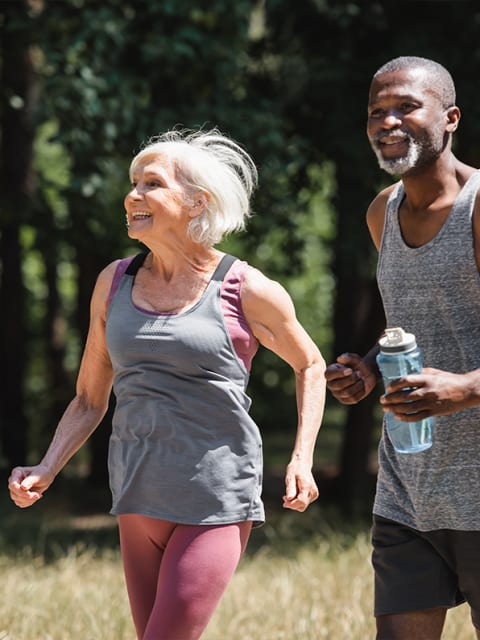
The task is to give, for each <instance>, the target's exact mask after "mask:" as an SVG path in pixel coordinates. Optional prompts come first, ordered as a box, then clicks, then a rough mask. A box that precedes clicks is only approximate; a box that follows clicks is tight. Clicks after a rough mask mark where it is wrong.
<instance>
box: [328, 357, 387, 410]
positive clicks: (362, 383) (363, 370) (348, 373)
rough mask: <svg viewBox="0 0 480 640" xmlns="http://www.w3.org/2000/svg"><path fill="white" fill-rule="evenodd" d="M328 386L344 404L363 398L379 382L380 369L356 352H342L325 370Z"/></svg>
mask: <svg viewBox="0 0 480 640" xmlns="http://www.w3.org/2000/svg"><path fill="white" fill-rule="evenodd" d="M325 378H326V380H327V388H328V389H329V390H330V391H331V393H332V394H333V396H334V397H335V398H336V399H337V400H338V401H339V402H341V403H342V404H356V403H357V402H359V401H360V400H363V398H365V397H366V396H368V394H369V393H370V392H371V391H372V389H373V388H374V387H375V385H376V384H377V379H378V369H376V368H373V367H372V366H371V365H370V364H369V362H368V361H367V360H366V359H364V358H362V357H360V356H359V355H358V354H356V353H342V355H340V356H338V358H337V361H336V362H334V363H333V364H330V365H329V366H328V367H327V369H326V371H325Z"/></svg>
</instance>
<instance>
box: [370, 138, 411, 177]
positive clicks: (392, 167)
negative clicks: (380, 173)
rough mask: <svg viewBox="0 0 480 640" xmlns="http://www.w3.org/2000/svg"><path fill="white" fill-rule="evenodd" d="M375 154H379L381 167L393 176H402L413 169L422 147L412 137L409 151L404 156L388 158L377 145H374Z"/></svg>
mask: <svg viewBox="0 0 480 640" xmlns="http://www.w3.org/2000/svg"><path fill="white" fill-rule="evenodd" d="M372 146H373V150H374V152H375V155H376V156H377V160H378V164H379V165H380V168H381V169H383V170H384V171H386V172H387V173H389V174H390V175H392V176H401V175H403V174H404V173H407V171H410V169H413V168H414V167H415V165H416V163H417V161H418V158H419V157H420V151H421V147H420V145H419V144H418V143H417V142H414V141H413V140H412V139H410V141H409V145H408V153H407V155H406V156H403V158H392V159H391V160H387V159H385V158H384V157H383V155H382V152H381V151H380V149H379V148H378V147H377V146H376V145H372Z"/></svg>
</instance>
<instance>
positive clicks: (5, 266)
mask: <svg viewBox="0 0 480 640" xmlns="http://www.w3.org/2000/svg"><path fill="white" fill-rule="evenodd" d="M479 36H480V7H479V5H478V3H477V2H476V1H469V0H458V1H454V2H450V1H444V0H437V1H429V0H427V1H403V2H393V1H392V2H390V1H386V0H385V1H380V0H372V2H368V3H363V2H348V1H341V0H340V1H333V0H296V1H295V2H294V3H292V2H291V1H290V0H235V2H225V0H208V1H207V0H196V1H193V0H163V1H162V2H160V1H159V0H108V1H105V2H99V1H98V0H56V1H55V0H10V1H9V0H2V1H0V38H1V42H0V46H1V50H0V73H1V85H0V310H1V313H0V362H1V367H2V384H1V385H0V456H1V459H0V464H1V468H2V469H3V471H4V474H7V473H8V470H9V469H10V468H11V467H12V466H13V465H15V464H19V463H21V464H23V463H25V462H35V461H37V460H38V458H39V456H40V455H41V454H42V453H43V451H44V449H45V446H46V444H47V443H48V441H49V439H50V437H51V435H52V432H53V430H54V428H55V425H56V422H57V420H58V418H59V416H60V415H61V413H62V412H63V409H64V408H65V405H66V403H67V402H68V401H69V400H70V398H71V397H72V394H73V392H74V382H75V376H76V371H77V368H78V363H79V357H80V354H81V350H82V345H83V342H84V339H85V335H86V332H87V328H88V313H89V299H90V295H91V292H92V288H93V285H94V282H95V278H96V276H97V274H98V272H99V271H100V270H101V269H102V268H103V267H104V266H105V265H106V264H108V263H109V262H110V261H111V260H113V259H115V258H118V257H122V256H124V255H130V254H133V253H135V252H136V251H137V250H138V247H137V246H135V245H134V244H133V243H132V242H131V241H130V240H129V239H128V237H127V236H126V233H125V227H124V211H123V204H122V202H123V198H124V195H125V193H126V191H127V190H128V188H129V180H128V175H127V168H128V165H129V162H130V160H131V158H132V156H133V154H134V153H135V152H136V151H137V150H138V149H139V148H140V146H141V144H142V143H143V142H145V141H146V140H148V138H149V137H150V136H153V135H155V134H156V133H158V132H161V131H163V130H166V129H170V128H172V127H174V126H182V127H198V126H205V127H210V126H217V127H219V128H220V129H221V130H223V131H224V132H225V133H227V134H229V135H231V136H232V137H233V138H235V139H236V140H237V141H238V142H240V143H241V144H242V145H243V146H245V148H246V149H247V150H248V151H249V152H250V153H251V155H252V156H253V158H254V159H255V161H256V163H257V165H258V168H259V173H260V187H259V189H258V191H257V193H256V196H255V201H254V211H255V216H254V217H253V218H252V220H251V222H250V224H249V228H248V230H247V231H246V232H245V233H243V234H240V235H237V236H235V237H231V238H228V239H227V240H226V241H225V242H224V243H223V245H222V248H223V249H225V250H228V251H230V252H233V253H236V254H238V255H239V256H240V257H242V258H243V259H246V260H248V261H249V262H250V263H251V264H253V265H254V266H257V267H258V268H260V269H262V270H263V271H264V272H265V273H267V274H268V275H269V276H271V277H272V278H275V279H278V280H279V281H280V282H282V284H283V285H284V286H285V287H286V288H287V289H288V290H289V291H290V293H291V295H292V297H293V298H294V301H295V303H296V306H297V311H298V316H299V318H300V320H301V321H302V323H303V324H304V325H305V327H306V328H307V330H308V331H309V333H310V334H311V335H312V337H313V338H314V340H315V341H316V342H317V344H318V345H319V346H320V348H321V350H322V352H323V353H324V355H325V358H326V359H327V360H328V361H331V360H332V359H333V358H334V356H335V355H337V354H338V353H340V352H342V351H347V350H348V351H358V352H360V353H363V352H365V351H366V350H367V349H368V348H369V347H370V346H371V345H372V344H373V342H374V341H375V339H376V337H377V335H378V333H379V332H380V330H381V329H382V326H383V322H384V320H383V314H382V310H381V306H380V304H379V300H378V293H377V289H376V284H375V262H376V256H375V252H374V249H373V246H372V244H371V242H370V239H369V237H368V234H367V230H366V226H365V222H364V214H365V211H366V208H367V206H368V203H369V201H370V200H371V199H372V197H373V196H374V194H375V193H376V191H377V190H378V189H379V188H380V187H382V186H384V185H385V184H387V183H388V182H389V180H390V179H389V178H388V176H386V175H385V174H382V173H381V172H380V170H379V169H378V168H377V165H376V160H375V158H374V155H373V153H372V152H371V150H370V148H369V145H368V141H367V139H366V135H365V114H366V102H367V92H368V86H369V83H370V79H371V76H372V74H373V73H374V72H375V70H376V69H377V68H378V67H379V66H380V65H381V64H383V63H384V62H386V61H387V60H388V59H390V58H392V57H395V56H397V55H420V56H426V57H431V58H433V59H435V60H437V61H439V62H441V63H443V64H444V65H445V66H446V67H447V68H448V69H449V70H450V71H451V72H452V74H453V76H454V79H455V81H456V84H457V91H458V104H459V106H460V108H461V109H462V112H463V119H462V123H461V127H460V130H459V132H458V134H456V141H455V149H456V153H457V155H459V157H460V158H461V159H462V160H463V161H465V162H467V163H470V164H472V165H474V166H478V165H479V156H480V149H479V144H478V142H479V140H480V131H479V127H480V124H479V123H480V101H479V100H478V99H477V79H478V76H479V69H480V38H479ZM249 392H250V395H251V396H252V398H253V411H252V413H253V415H254V417H255V419H256V420H257V422H258V424H259V425H260V427H261V430H262V432H263V434H264V437H265V456H266V474H265V475H266V483H265V492H266V497H267V499H268V498H269V497H272V498H276V497H277V496H278V495H279V496H281V494H282V491H283V480H282V474H283V468H284V466H285V463H286V462H287V458H288V451H289V449H290V447H291V445H292V442H293V437H294V432H295V426H296V408H295V401H294V380H293V376H292V374H291V372H290V370H289V369H288V367H286V366H285V365H284V364H283V363H282V362H281V361H280V360H279V359H278V358H276V357H275V356H273V355H272V354H271V353H270V352H267V351H266V350H261V351H260V353H259V354H258V356H257V358H256V362H255V366H254V371H253V374H252V377H251V382H250V387H249ZM377 397H378V394H377V395H375V394H374V395H372V397H371V398H369V399H368V400H366V401H365V402H363V403H361V404H360V405H359V406H356V407H352V408H349V409H348V410H347V409H346V408H344V407H340V406H338V404H336V403H335V402H333V401H332V400H331V399H330V398H329V400H328V406H327V412H326V417H325V423H324V426H323V429H322V432H321V434H320V437H319V441H318V448H317V456H316V460H315V472H316V474H317V478H318V480H319V483H320V485H321V498H320V501H321V502H322V501H323V502H324V503H328V504H333V505H335V506H340V507H341V508H342V509H343V510H345V511H346V512H347V513H349V514H352V513H353V514H366V513H368V511H369V509H370V505H371V497H372V492H373V488H374V480H375V448H376V443H377V439H378V433H379V428H380V426H379V425H380V413H379V411H378V408H377V402H376V400H377ZM109 418H110V416H107V418H106V419H105V421H104V423H102V425H101V426H100V427H99V429H98V430H97V432H96V433H95V435H94V436H93V437H92V438H91V440H90V442H89V443H88V445H86V446H85V447H84V449H83V450H82V452H80V453H79V454H77V456H76V457H75V458H74V459H73V460H72V462H71V463H70V464H69V465H68V467H67V469H66V470H65V472H64V477H65V478H66V479H69V478H70V479H71V484H70V485H68V486H69V489H68V491H69V492H70V493H69V495H70V501H72V500H75V499H77V498H78V496H79V495H85V487H89V489H91V488H94V489H96V490H98V492H100V494H102V492H104V493H103V494H102V495H105V496H106V495H107V494H108V489H107V478H106V447H107V443H108V437H109ZM78 482H80V483H81V484H82V487H83V489H82V491H79V490H78V486H77V484H78ZM52 490H53V489H52ZM58 492H59V494H58V495H60V494H62V489H61V488H60V489H58ZM62 495H63V494H62ZM87 495H90V494H88V493H87ZM100 502H102V505H103V501H102V500H101V501H100ZM105 502H108V500H107V499H106V500H105ZM106 508H108V505H107V506H106Z"/></svg>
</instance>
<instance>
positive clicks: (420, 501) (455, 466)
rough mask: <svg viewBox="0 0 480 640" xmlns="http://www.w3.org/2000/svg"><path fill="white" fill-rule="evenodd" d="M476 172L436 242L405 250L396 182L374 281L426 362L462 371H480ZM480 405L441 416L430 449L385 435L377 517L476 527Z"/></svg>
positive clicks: (479, 179)
mask: <svg viewBox="0 0 480 640" xmlns="http://www.w3.org/2000/svg"><path fill="white" fill-rule="evenodd" d="M479 188H480V172H476V173H474V174H472V176H471V177H470V178H469V180H468V181H467V183H466V184H465V185H464V187H463V189H462V190H461V192H460V193H459V195H458V197H457V199H456V201H455V203H454V205H453V207H452V209H451V212H450V214H449V216H448V218H447V220H446V221H445V223H444V225H443V227H442V228H441V230H440V231H439V232H438V234H437V235H436V237H435V238H434V239H433V240H432V241H431V242H428V243H427V244H425V245H423V246H421V247H418V248H412V247H409V246H408V245H406V244H405V242H404V240H403V237H402V234H401V230H400V226H399V222H398V209H399V206H400V203H401V202H402V200H403V198H404V189H403V185H402V183H401V182H400V183H398V184H397V185H396V187H395V189H394V191H393V193H392V194H391V197H390V199H389V201H388V204H387V209H386V218H385V226H384V231H383V238H382V245H381V249H380V255H379V261H378V268H377V279H378V285H379V289H380V293H381V295H382V299H383V304H384V307H385V313H386V317H387V326H389V327H403V328H404V329H405V330H406V331H408V332H411V333H414V334H415V335H416V336H417V342H418V344H419V346H420V347H421V349H422V350H423V354H424V366H426V367H435V368H437V369H444V370H446V371H451V372H454V373H465V372H467V371H472V370H474V369H478V368H480V276H479V273H478V269H477V265H476V262H475V255H474V248H473V235H472V211H473V205H474V201H475V197H476V194H477V191H478V189H479ZM479 454H480V407H475V408H473V409H467V410H464V411H459V412H457V413H455V414H453V415H451V416H441V417H436V418H435V428H434V443H433V446H432V447H431V448H430V449H428V450H426V451H424V452H422V453H416V454H401V453H396V452H395V451H394V449H393V447H392V445H391V443H390V441H389V439H388V437H387V436H385V435H383V436H382V439H381V441H380V445H379V462H380V469H379V473H378V480H377V493H376V498H375V504H374V513H376V514H378V515H380V516H383V517H385V518H390V519H392V520H396V521H398V522H402V523H404V524H407V525H409V526H411V527H414V528H415V529H417V530H420V531H428V530H434V529H442V528H448V529H459V530H480V509H479V507H478V492H479V490H480V455H479Z"/></svg>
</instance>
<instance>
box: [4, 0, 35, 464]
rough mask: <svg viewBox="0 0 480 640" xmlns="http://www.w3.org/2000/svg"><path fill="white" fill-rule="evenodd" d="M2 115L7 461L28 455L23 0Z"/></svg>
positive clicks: (27, 112)
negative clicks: (23, 232)
mask: <svg viewBox="0 0 480 640" xmlns="http://www.w3.org/2000/svg"><path fill="white" fill-rule="evenodd" d="M2 12H3V25H2V36H1V38H2V39H1V60H2V71H1V86H2V105H1V116H0V117H1V121H0V130H1V137H0V198H1V200H0V224H1V237H0V261H1V276H0V277H1V280H0V309H1V313H0V361H1V363H2V371H3V376H2V384H1V385H0V430H1V443H2V448H3V455H4V457H5V458H6V459H7V462H8V464H9V466H12V465H16V464H22V463H24V462H25V459H26V450H27V442H26V439H27V424H26V418H25V413H24V373H25V356H26V327H25V289H24V284H23V279H22V270H21V262H22V255H21V254H22V250H21V244H20V228H21V224H22V221H24V220H25V219H26V218H27V215H28V212H29V210H30V207H31V198H32V191H33V186H32V175H31V161H32V147H33V132H32V126H31V109H32V104H33V101H34V88H35V76H34V70H33V65H32V60H31V53H30V37H31V27H30V26H29V25H30V23H31V20H30V19H29V18H28V16H27V8H26V5H25V3H24V2H8V3H4V5H3V7H2Z"/></svg>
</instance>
